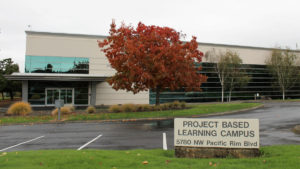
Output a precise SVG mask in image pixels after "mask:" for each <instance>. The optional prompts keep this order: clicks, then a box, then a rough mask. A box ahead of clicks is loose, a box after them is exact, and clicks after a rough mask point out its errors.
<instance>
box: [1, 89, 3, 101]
mask: <svg viewBox="0 0 300 169" xmlns="http://www.w3.org/2000/svg"><path fill="white" fill-rule="evenodd" d="M1 93H2V100H4V92H3V91H2V92H1Z"/></svg>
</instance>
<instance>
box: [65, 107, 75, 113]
mask: <svg viewBox="0 0 300 169" xmlns="http://www.w3.org/2000/svg"><path fill="white" fill-rule="evenodd" d="M65 107H68V108H69V109H70V111H71V112H74V111H75V107H74V106H65Z"/></svg>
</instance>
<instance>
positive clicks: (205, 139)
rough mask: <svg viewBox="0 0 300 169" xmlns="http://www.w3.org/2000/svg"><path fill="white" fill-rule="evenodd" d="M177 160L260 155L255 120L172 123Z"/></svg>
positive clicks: (193, 120)
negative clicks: (180, 158) (181, 158)
mask: <svg viewBox="0 0 300 169" xmlns="http://www.w3.org/2000/svg"><path fill="white" fill-rule="evenodd" d="M174 146H175V155H176V156H177V157H192V158H215V157H227V156H233V157H256V156H258V155H259V121H258V119H200V118H176V119H175V120H174Z"/></svg>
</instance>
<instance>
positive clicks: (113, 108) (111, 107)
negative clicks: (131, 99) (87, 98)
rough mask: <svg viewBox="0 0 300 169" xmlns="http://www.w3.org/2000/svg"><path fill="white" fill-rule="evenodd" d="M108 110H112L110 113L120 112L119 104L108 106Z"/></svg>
mask: <svg viewBox="0 0 300 169" xmlns="http://www.w3.org/2000/svg"><path fill="white" fill-rule="evenodd" d="M108 111H109V112H112V113H119V112H121V106H119V105H112V106H109V109H108Z"/></svg>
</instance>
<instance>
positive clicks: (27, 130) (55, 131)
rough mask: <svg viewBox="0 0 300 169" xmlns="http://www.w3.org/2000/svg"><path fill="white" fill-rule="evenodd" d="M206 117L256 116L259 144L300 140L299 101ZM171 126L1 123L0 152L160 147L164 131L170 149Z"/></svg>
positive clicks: (162, 123)
mask: <svg viewBox="0 0 300 169" xmlns="http://www.w3.org/2000/svg"><path fill="white" fill-rule="evenodd" d="M206 118H227V119H229V118H251V119H256V118H258V119H259V120H260V145H261V146H265V145H276V144H300V135H299V134H295V133H293V132H292V131H291V128H293V127H294V126H295V125H300V103H299V102H284V103H282V102H272V103H270V102H269V103H265V106H264V107H263V108H259V109H256V110H250V111H246V112H243V113H238V114H231V115H222V116H213V117H206ZM173 126H174V124H173V120H166V121H144V122H142V121H140V122H126V123H116V122H114V123H111V122H110V123H108V122H106V123H103V122H99V123H63V124H35V125H10V126H0V152H4V151H23V150H40V149H75V150H84V149H118V150H127V149H153V148H162V137H163V136H162V135H163V133H164V132H165V133H166V135H167V145H168V149H173V145H174V144H173V139H174V133H173V132H174V131H173Z"/></svg>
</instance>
